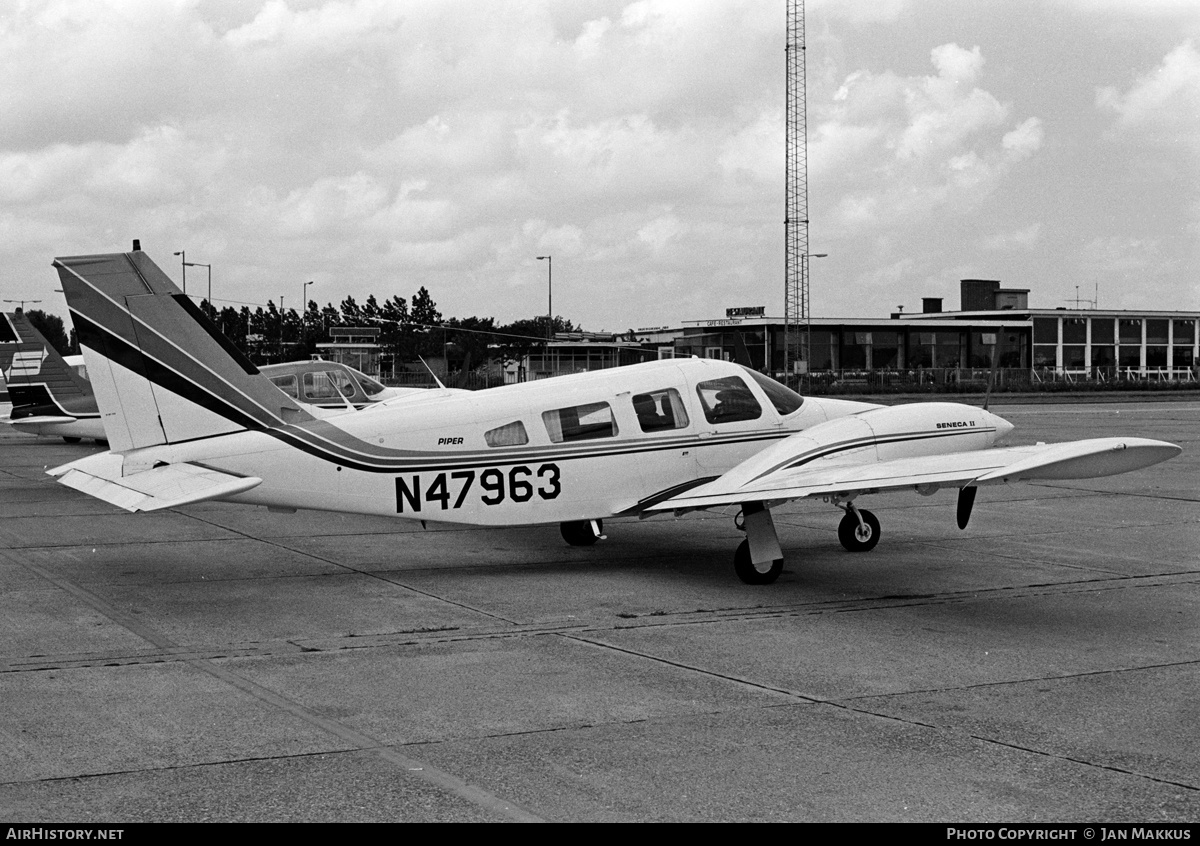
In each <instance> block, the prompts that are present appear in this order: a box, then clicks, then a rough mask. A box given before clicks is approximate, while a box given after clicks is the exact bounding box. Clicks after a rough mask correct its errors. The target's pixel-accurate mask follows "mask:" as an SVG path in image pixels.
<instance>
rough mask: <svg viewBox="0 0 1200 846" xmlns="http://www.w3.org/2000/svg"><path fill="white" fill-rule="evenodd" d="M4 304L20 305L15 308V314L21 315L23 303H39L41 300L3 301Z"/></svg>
mask: <svg viewBox="0 0 1200 846" xmlns="http://www.w3.org/2000/svg"><path fill="white" fill-rule="evenodd" d="M5 302H6V303H20V305H19V306H17V312H18V313H23V312H24V311H25V303H40V302H41V300H5Z"/></svg>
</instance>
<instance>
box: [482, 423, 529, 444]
mask: <svg viewBox="0 0 1200 846" xmlns="http://www.w3.org/2000/svg"><path fill="white" fill-rule="evenodd" d="M483 440H484V441H485V442H486V443H487V445H488V446H490V447H506V446H523V445H524V444H527V443H529V435H528V434H527V433H526V432H525V424H524V423H522V422H521V421H520V420H515V421H513V422H512V423H505V424H504V425H503V426H498V427H496V428H495V429H491V430H489V431H487V432H484V433H483Z"/></svg>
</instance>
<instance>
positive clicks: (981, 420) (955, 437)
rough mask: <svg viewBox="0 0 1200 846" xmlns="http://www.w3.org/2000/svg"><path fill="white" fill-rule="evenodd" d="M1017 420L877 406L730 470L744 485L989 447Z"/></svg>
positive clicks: (965, 411)
mask: <svg viewBox="0 0 1200 846" xmlns="http://www.w3.org/2000/svg"><path fill="white" fill-rule="evenodd" d="M1012 428H1013V427H1012V424H1011V423H1009V422H1008V421H1006V420H1003V419H1001V418H1000V417H997V416H996V415H994V414H992V413H990V412H987V411H984V410H983V409H981V408H976V407H974V406H970V405H962V404H961V403H953V402H925V403H914V404H911V405H900V406H895V407H892V408H876V409H872V410H870V411H865V412H862V413H861V414H855V415H853V416H850V417H840V418H837V419H835V420H830V421H828V422H826V423H818V424H817V425H815V426H811V427H809V428H808V429H805V430H804V431H802V432H797V433H796V434H794V435H792V436H790V437H788V438H785V439H784V440H782V441H780V442H778V443H776V444H774V445H773V446H771V447H769V448H767V449H765V450H763V451H762V452H760V453H758V454H757V455H755V456H754V457H752V458H750V459H748V460H746V461H745V462H743V463H742V464H740V465H738V466H737V467H735V468H734V469H733V470H730V471H729V472H728V473H726V474H725V476H724V477H723V478H724V481H725V482H726V483H727V484H729V485H744V484H747V483H749V482H751V481H753V480H754V479H757V478H759V477H761V476H765V475H766V474H767V473H773V472H775V471H778V470H790V469H796V468H799V467H814V468H815V467H823V466H828V465H829V464H838V463H854V464H862V463H869V462H875V461H889V460H892V459H897V458H920V457H922V456H926V455H942V454H945V453H950V452H970V451H973V450H979V449H987V448H988V447H990V446H992V445H993V444H995V443H996V441H998V440H1000V439H1002V438H1003V437H1004V436H1005V435H1007V434H1008V433H1009V432H1011V431H1012Z"/></svg>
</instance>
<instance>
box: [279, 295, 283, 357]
mask: <svg viewBox="0 0 1200 846" xmlns="http://www.w3.org/2000/svg"><path fill="white" fill-rule="evenodd" d="M279 360H280V361H283V294H280V295H279Z"/></svg>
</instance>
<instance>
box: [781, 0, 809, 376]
mask: <svg viewBox="0 0 1200 846" xmlns="http://www.w3.org/2000/svg"><path fill="white" fill-rule="evenodd" d="M785 52H786V54H787V130H786V134H787V140H786V144H785V146H786V158H787V163H786V168H785V182H786V183H787V198H786V201H785V203H786V212H785V217H784V219H783V233H784V242H785V243H784V263H783V275H784V302H783V338H784V341H783V369H784V373H785V374H786V375H785V377H784V378H785V379H787V376H790V374H791V370H792V362H793V361H795V360H796V359H797V358H801V359H803V360H804V362H805V364H806V367H807V369H809V370H811V369H812V357H811V355H810V353H811V350H812V342H811V338H810V336H811V335H812V331H811V330H812V324H811V316H810V314H809V310H808V122H807V117H806V114H805V111H806V107H807V101H806V98H805V81H806V80H805V68H804V0H788V11H787V46H786V47H785ZM801 324H803V325H804V326H805V327H806V332H805V336H804V337H805V343H804V345H803V347H802V346H801V345H800V343H799V341H798V338H797V334H798V333H797V328H798V327H799V326H800V325H801Z"/></svg>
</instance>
